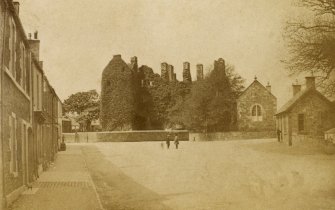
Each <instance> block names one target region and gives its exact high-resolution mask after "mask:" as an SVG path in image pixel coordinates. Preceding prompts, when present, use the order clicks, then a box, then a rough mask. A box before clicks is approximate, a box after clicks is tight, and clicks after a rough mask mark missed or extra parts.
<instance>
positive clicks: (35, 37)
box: [34, 31, 38, 39]
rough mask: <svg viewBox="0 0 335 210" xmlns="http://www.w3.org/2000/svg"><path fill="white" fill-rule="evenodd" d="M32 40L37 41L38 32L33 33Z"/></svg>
mask: <svg viewBox="0 0 335 210" xmlns="http://www.w3.org/2000/svg"><path fill="white" fill-rule="evenodd" d="M34 39H38V31H35V33H34Z"/></svg>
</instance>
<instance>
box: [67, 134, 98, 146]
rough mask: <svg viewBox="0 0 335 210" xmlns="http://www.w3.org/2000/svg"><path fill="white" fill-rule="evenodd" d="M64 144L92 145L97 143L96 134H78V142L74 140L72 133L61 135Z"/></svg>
mask: <svg viewBox="0 0 335 210" xmlns="http://www.w3.org/2000/svg"><path fill="white" fill-rule="evenodd" d="M63 137H64V141H65V143H74V142H78V143H88V142H90V143H92V142H97V133H96V132H80V133H78V141H76V140H75V134H74V133H63Z"/></svg>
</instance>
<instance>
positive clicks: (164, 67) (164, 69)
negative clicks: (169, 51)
mask: <svg viewBox="0 0 335 210" xmlns="http://www.w3.org/2000/svg"><path fill="white" fill-rule="evenodd" d="M161 78H162V79H164V80H169V77H168V64H167V63H166V62H164V63H161Z"/></svg>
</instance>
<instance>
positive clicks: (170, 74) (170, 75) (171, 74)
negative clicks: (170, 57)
mask: <svg viewBox="0 0 335 210" xmlns="http://www.w3.org/2000/svg"><path fill="white" fill-rule="evenodd" d="M167 73H168V79H169V81H173V79H174V67H173V66H172V65H168V69H167Z"/></svg>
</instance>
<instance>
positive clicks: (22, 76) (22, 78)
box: [16, 42, 26, 90]
mask: <svg viewBox="0 0 335 210" xmlns="http://www.w3.org/2000/svg"><path fill="white" fill-rule="evenodd" d="M25 59H26V51H25V47H24V44H23V43H22V42H21V43H20V68H19V71H18V73H17V77H16V81H17V82H18V83H19V84H20V85H21V87H22V88H23V89H24V90H26V71H25V67H26V61H25Z"/></svg>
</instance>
